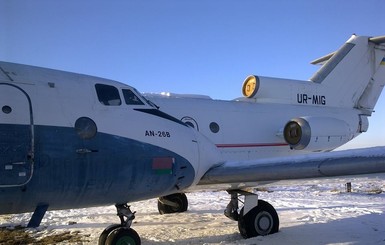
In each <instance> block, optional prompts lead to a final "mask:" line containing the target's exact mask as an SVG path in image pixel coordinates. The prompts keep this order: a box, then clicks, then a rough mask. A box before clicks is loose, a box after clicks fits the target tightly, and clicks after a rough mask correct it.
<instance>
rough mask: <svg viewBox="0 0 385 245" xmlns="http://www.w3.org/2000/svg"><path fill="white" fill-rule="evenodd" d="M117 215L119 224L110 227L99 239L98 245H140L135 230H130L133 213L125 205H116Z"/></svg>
mask: <svg viewBox="0 0 385 245" xmlns="http://www.w3.org/2000/svg"><path fill="white" fill-rule="evenodd" d="M116 209H117V212H118V213H117V215H118V216H119V218H120V224H119V225H118V224H116V225H110V226H109V227H107V228H106V229H104V231H103V232H102V234H101V235H100V237H99V245H119V244H130V245H140V244H141V241H140V237H139V235H138V233H136V231H135V230H133V229H131V228H130V227H131V224H132V221H133V220H134V219H135V212H132V211H131V210H130V206H128V205H126V204H121V205H116Z"/></svg>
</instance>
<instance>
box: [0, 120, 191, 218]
mask: <svg viewBox="0 0 385 245" xmlns="http://www.w3.org/2000/svg"><path fill="white" fill-rule="evenodd" d="M23 128H26V126H15V125H4V124H2V125H0V132H4V131H7V130H12V131H13V130H23ZM35 131H36V155H35V167H34V173H33V177H32V179H31V180H30V181H29V182H28V183H27V184H25V185H23V186H18V187H8V188H0V213H16V212H28V211H33V210H34V209H35V207H36V206H37V205H38V204H47V205H49V209H66V208H80V207H89V206H100V205H109V204H116V203H127V202H132V201H137V200H142V199H147V198H152V197H157V196H159V195H167V194H170V193H174V192H176V191H178V189H180V190H183V189H185V188H186V187H188V186H190V185H191V184H192V182H193V181H194V177H195V170H194V168H193V166H192V164H191V163H190V162H189V161H188V160H186V159H185V158H183V157H182V156H180V155H178V154H176V153H174V152H172V151H169V150H167V149H164V148H161V147H158V146H155V145H151V144H146V143H143V142H140V141H137V140H133V139H128V138H124V137H119V136H116V135H108V134H104V133H97V135H96V136H95V137H94V138H92V139H90V140H82V139H80V138H79V137H78V135H77V133H76V132H75V129H74V128H65V127H54V126H36V130H35ZM85 149H87V150H88V151H86V150H85ZM82 150H83V151H82ZM159 157H167V158H172V159H174V163H173V165H172V168H171V169H169V171H168V172H159V168H157V167H156V166H154V163H153V160H154V158H159ZM0 175H1V179H3V178H4V177H6V178H11V177H13V176H11V175H9V174H6V173H5V172H4V169H2V171H0Z"/></svg>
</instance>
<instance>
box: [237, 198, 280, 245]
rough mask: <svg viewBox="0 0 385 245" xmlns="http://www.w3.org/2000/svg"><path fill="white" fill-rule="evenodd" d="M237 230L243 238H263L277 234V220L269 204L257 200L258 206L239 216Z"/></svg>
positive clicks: (276, 215)
mask: <svg viewBox="0 0 385 245" xmlns="http://www.w3.org/2000/svg"><path fill="white" fill-rule="evenodd" d="M238 228H239V232H240V233H241V235H242V237H243V238H250V237H256V236H265V235H269V234H273V233H276V232H278V230H279V218H278V214H277V211H275V209H274V207H273V206H271V204H270V203H268V202H266V201H263V200H258V206H256V207H254V208H253V209H251V210H250V211H249V212H248V213H247V214H246V215H243V208H242V209H241V212H240V214H239V220H238Z"/></svg>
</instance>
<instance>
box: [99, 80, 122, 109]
mask: <svg viewBox="0 0 385 245" xmlns="http://www.w3.org/2000/svg"><path fill="white" fill-rule="evenodd" d="M95 89H96V94H97V95H98V99H99V101H100V103H102V104H103V105H108V106H117V105H121V104H122V101H121V99H120V95H119V91H118V89H117V88H115V87H114V86H110V85H105V84H95Z"/></svg>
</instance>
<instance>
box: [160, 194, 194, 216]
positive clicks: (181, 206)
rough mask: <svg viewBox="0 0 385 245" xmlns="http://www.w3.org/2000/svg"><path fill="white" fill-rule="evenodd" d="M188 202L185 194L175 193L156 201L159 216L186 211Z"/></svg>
mask: <svg viewBox="0 0 385 245" xmlns="http://www.w3.org/2000/svg"><path fill="white" fill-rule="evenodd" d="M187 207H188V201H187V197H186V194H184V193H175V194H171V195H168V196H164V197H159V199H158V211H159V213H160V214H171V213H182V212H185V211H187Z"/></svg>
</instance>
